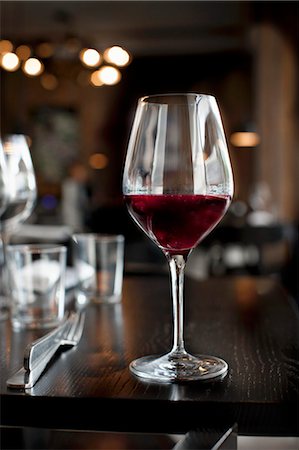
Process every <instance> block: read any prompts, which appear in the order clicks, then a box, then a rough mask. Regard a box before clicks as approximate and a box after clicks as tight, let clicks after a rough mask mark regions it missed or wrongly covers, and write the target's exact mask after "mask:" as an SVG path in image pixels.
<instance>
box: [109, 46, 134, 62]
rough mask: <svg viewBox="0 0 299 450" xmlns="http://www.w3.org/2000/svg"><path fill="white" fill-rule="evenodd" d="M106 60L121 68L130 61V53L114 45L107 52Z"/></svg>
mask: <svg viewBox="0 0 299 450" xmlns="http://www.w3.org/2000/svg"><path fill="white" fill-rule="evenodd" d="M104 58H105V59H106V61H108V62H110V63H112V64H115V65H116V66H119V67H124V66H126V65H127V64H128V63H129V61H130V55H129V53H128V52H127V51H126V50H124V49H123V48H122V47H119V46H117V45H114V46H113V47H110V48H108V49H107V50H105V53H104Z"/></svg>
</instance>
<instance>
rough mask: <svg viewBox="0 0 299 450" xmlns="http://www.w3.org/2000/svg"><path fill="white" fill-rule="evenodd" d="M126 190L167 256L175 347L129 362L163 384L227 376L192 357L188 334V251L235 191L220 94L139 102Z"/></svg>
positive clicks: (210, 360) (220, 364) (219, 364)
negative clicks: (187, 347)
mask: <svg viewBox="0 0 299 450" xmlns="http://www.w3.org/2000/svg"><path fill="white" fill-rule="evenodd" d="M123 194H124V199H125V202H126V204H127V207H128V210H129V213H130V215H131V216H132V218H133V219H134V221H135V222H136V223H137V225H138V226H139V227H140V228H141V229H142V230H143V231H144V232H145V234H146V235H147V236H148V237H149V238H150V239H151V240H152V241H153V242H154V243H155V244H156V245H157V246H158V247H159V248H160V249H161V250H162V252H163V253H164V254H165V256H166V258H167V261H168V264H169V268H170V276H171V286H172V300H173V319H174V336H173V347H172V349H171V351H170V352H169V353H167V354H166V355H162V356H159V355H152V356H145V357H141V358H138V359H137V360H135V361H133V362H132V363H131V364H130V369H131V371H132V372H133V373H134V374H136V375H138V376H141V377H144V378H147V379H150V380H153V381H157V382H160V381H168V382H176V381H192V380H207V379H215V378H219V377H223V376H225V374H226V373H227V370H228V365H227V363H226V362H225V361H223V360H222V359H221V358H218V357H214V356H203V355H194V356H193V355H190V354H189V353H187V352H186V350H185V347H184V339H183V309H184V305H183V300H184V294H183V283H184V269H185V265H186V262H187V259H188V256H189V255H190V253H191V251H192V250H193V249H194V248H195V247H196V246H197V245H198V244H199V243H200V242H201V241H202V240H203V239H204V238H205V236H207V234H208V233H210V232H211V231H212V229H213V228H214V227H215V226H216V225H217V224H218V223H219V222H220V220H221V219H222V217H223V216H224V214H225V212H226V211H227V209H228V207H229V205H230V202H231V199H232V195H233V176H232V169H231V164H230V159H229V154H228V150H227V144H226V139H225V135H224V130H223V126H222V121H221V117H220V113H219V109H218V106H217V103H216V100H215V98H214V97H212V96H209V95H203V94H191V93H190V94H165V95H154V96H148V97H143V98H141V99H139V101H138V105H137V109H136V114H135V120H134V123H133V127H132V130H131V134H130V139H129V144H128V150H127V155H126V161H125V167H124V174H123Z"/></svg>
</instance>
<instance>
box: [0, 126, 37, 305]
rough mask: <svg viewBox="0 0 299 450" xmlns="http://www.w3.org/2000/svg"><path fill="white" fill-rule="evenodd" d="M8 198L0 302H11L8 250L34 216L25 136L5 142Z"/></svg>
mask: <svg viewBox="0 0 299 450" xmlns="http://www.w3.org/2000/svg"><path fill="white" fill-rule="evenodd" d="M2 145H3V150H4V164H5V172H6V185H7V190H6V192H7V193H8V196H7V198H6V202H5V207H4V208H3V210H2V212H1V211H0V214H1V215H0V240H1V250H2V251H1V269H2V270H1V277H2V280H1V281H2V282H1V293H0V297H1V301H2V303H5V302H6V303H7V301H8V298H7V297H8V280H7V267H6V246H7V245H8V243H9V240H10V237H11V235H12V234H13V233H14V232H15V231H16V230H17V228H18V226H19V224H20V223H23V222H25V220H27V219H28V218H29V216H30V215H31V213H32V211H33V208H34V206H35V201H36V197H37V189H36V180H35V173H34V169H33V164H32V159H31V155H30V150H29V147H28V144H27V139H26V136H24V135H22V134H11V135H7V136H5V137H4V138H3V139H2Z"/></svg>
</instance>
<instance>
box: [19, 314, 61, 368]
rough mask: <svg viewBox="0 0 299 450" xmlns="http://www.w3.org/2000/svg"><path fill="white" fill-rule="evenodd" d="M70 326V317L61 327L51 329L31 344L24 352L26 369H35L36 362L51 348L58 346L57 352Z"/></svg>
mask: <svg viewBox="0 0 299 450" xmlns="http://www.w3.org/2000/svg"><path fill="white" fill-rule="evenodd" d="M69 327H70V319H67V320H65V321H64V322H63V323H62V324H61V325H60V326H59V327H57V328H55V330H52V331H50V332H49V333H47V334H46V335H45V336H42V337H41V338H40V339H37V340H36V341H34V342H32V343H31V344H29V345H28V346H27V347H26V349H25V352H24V369H25V370H33V369H34V367H35V364H36V362H37V361H39V359H40V358H42V356H43V354H46V353H47V352H48V351H49V350H50V349H51V348H56V349H55V352H56V350H57V349H58V347H59V345H60V341H61V339H62V338H63V336H64V334H65V332H66V331H67V330H68V328H69ZM55 352H54V353H55Z"/></svg>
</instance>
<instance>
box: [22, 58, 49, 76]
mask: <svg viewBox="0 0 299 450" xmlns="http://www.w3.org/2000/svg"><path fill="white" fill-rule="evenodd" d="M23 71H24V72H25V73H26V75H29V76H31V77H36V76H38V75H40V74H41V73H42V72H43V71H44V65H43V64H42V63H41V62H40V61H39V60H38V59H37V58H29V59H27V61H26V62H25V63H24V65H23Z"/></svg>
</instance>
